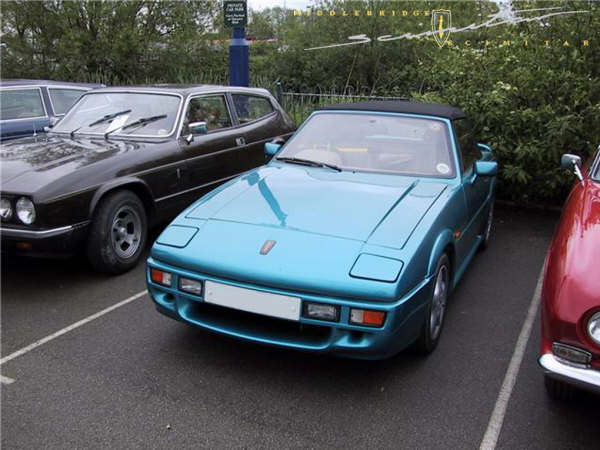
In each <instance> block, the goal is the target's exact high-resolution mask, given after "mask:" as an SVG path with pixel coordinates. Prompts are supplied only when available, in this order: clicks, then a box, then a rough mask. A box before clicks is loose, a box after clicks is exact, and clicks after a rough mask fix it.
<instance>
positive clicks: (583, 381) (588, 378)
mask: <svg viewBox="0 0 600 450" xmlns="http://www.w3.org/2000/svg"><path fill="white" fill-rule="evenodd" d="M538 363H539V364H540V366H542V368H543V369H544V373H545V374H546V375H547V376H549V377H552V378H555V379H557V380H559V381H564V382H565V383H568V384H572V385H574V386H577V387H580V388H582V389H585V390H588V391H592V392H596V393H599V394H600V371H598V370H595V369H593V368H587V367H586V368H584V367H576V366H573V365H570V364H567V363H565V362H562V361H561V360H560V359H558V358H557V357H555V356H554V355H553V354H552V353H545V354H543V355H542V356H541V357H540V359H539V360H538Z"/></svg>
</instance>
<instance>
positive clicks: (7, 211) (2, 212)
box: [0, 198, 13, 220]
mask: <svg viewBox="0 0 600 450" xmlns="http://www.w3.org/2000/svg"><path fill="white" fill-rule="evenodd" d="M12 215H13V210H12V204H11V203H10V200H9V199H7V198H3V199H0V217H2V220H10V219H11V218H12Z"/></svg>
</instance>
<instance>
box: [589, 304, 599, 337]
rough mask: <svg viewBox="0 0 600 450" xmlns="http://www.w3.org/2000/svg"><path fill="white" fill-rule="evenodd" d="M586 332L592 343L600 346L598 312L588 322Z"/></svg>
mask: <svg viewBox="0 0 600 450" xmlns="http://www.w3.org/2000/svg"><path fill="white" fill-rule="evenodd" d="M587 332H588V335H589V336H590V338H591V339H592V341H594V342H595V343H596V344H598V345H600V311H598V312H597V313H596V314H594V315H593V316H592V317H590V320H588V325H587Z"/></svg>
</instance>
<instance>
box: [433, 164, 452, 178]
mask: <svg viewBox="0 0 600 450" xmlns="http://www.w3.org/2000/svg"><path fill="white" fill-rule="evenodd" d="M435 169H436V170H437V171H438V172H439V173H441V174H443V175H447V174H449V173H450V167H448V164H444V163H439V164H438V165H437V166H435Z"/></svg>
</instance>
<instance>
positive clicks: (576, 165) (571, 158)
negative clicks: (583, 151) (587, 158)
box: [560, 153, 583, 181]
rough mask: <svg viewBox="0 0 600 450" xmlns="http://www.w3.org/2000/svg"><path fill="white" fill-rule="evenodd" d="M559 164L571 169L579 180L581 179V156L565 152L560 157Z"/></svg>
mask: <svg viewBox="0 0 600 450" xmlns="http://www.w3.org/2000/svg"><path fill="white" fill-rule="evenodd" d="M560 165H561V166H563V167H564V168H565V169H571V170H573V173H574V174H575V176H576V177H577V178H578V179H579V181H583V173H582V172H581V158H580V157H579V156H577V155H571V154H569V153H565V154H564V155H562V157H561V158H560Z"/></svg>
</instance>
